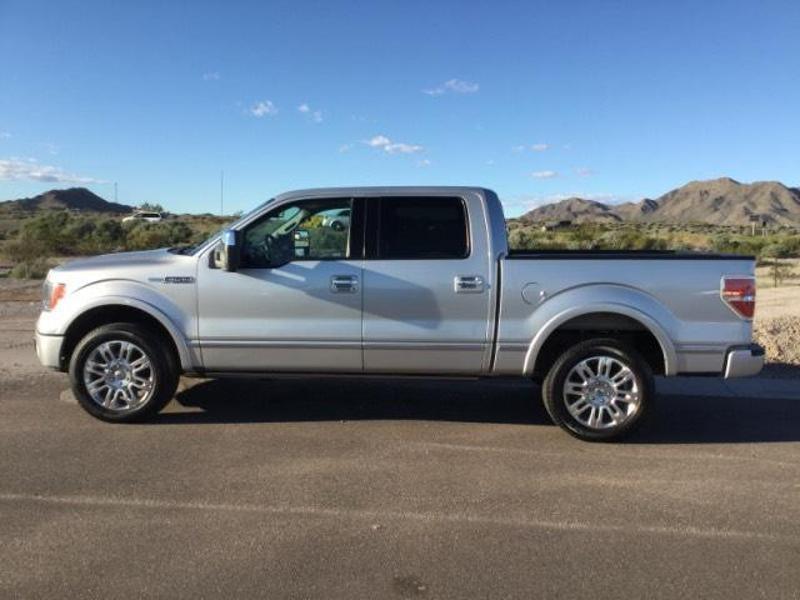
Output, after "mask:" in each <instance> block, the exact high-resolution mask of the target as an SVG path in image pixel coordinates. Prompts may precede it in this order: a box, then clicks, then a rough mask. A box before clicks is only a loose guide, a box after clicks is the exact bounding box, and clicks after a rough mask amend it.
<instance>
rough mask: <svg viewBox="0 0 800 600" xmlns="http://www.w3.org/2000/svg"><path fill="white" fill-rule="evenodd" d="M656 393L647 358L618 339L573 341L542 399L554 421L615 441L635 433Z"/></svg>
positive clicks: (583, 435) (579, 433)
mask: <svg viewBox="0 0 800 600" xmlns="http://www.w3.org/2000/svg"><path fill="white" fill-rule="evenodd" d="M653 395H654V383H653V374H652V371H651V370H650V367H649V366H648V364H647V362H645V360H644V359H643V358H642V357H641V356H640V355H639V354H638V353H637V352H636V351H635V350H634V349H633V348H630V347H628V346H627V345H625V344H623V343H621V342H619V341H617V340H614V339H594V340H588V341H586V342H582V343H580V344H577V345H575V346H573V347H572V348H570V349H569V350H567V351H566V352H564V354H562V355H561V356H560V357H559V358H558V359H557V360H556V362H555V363H554V364H553V367H552V368H551V369H550V372H549V373H548V374H547V377H546V378H545V380H544V383H543V384H542V399H543V401H544V405H545V408H546V409H547V412H548V414H549V415H550V418H551V419H552V420H553V422H554V423H555V424H556V425H559V426H560V427H562V428H563V429H565V430H566V431H567V432H568V433H570V434H571V435H573V436H575V437H577V438H579V439H582V440H587V441H612V440H618V439H621V438H622V437H624V436H625V435H627V434H629V433H630V432H631V431H633V430H634V429H635V428H636V427H637V426H638V425H639V424H640V423H641V420H642V418H643V417H644V416H645V414H646V413H647V410H648V408H649V405H650V403H651V400H652V397H653Z"/></svg>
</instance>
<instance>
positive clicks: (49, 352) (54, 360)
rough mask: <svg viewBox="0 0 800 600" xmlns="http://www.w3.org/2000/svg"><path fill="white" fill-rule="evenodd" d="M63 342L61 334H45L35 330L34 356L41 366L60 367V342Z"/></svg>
mask: <svg viewBox="0 0 800 600" xmlns="http://www.w3.org/2000/svg"><path fill="white" fill-rule="evenodd" d="M63 342H64V336H63V335H45V334H43V333H39V332H38V331H37V332H36V335H35V336H34V344H35V345H36V356H37V357H39V362H40V363H42V365H43V366H45V367H49V368H51V369H60V368H61V344H62V343H63Z"/></svg>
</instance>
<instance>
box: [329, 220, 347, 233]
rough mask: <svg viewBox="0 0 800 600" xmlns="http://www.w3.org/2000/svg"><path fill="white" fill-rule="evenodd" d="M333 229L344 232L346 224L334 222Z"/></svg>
mask: <svg viewBox="0 0 800 600" xmlns="http://www.w3.org/2000/svg"><path fill="white" fill-rule="evenodd" d="M331 229H333V230H334V231H344V224H343V223H341V222H339V221H334V222H333V223H331Z"/></svg>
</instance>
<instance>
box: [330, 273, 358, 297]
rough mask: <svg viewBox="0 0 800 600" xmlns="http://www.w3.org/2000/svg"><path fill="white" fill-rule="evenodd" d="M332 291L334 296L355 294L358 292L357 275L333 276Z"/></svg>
mask: <svg viewBox="0 0 800 600" xmlns="http://www.w3.org/2000/svg"><path fill="white" fill-rule="evenodd" d="M331 291H332V292H333V293H334V294H354V293H355V292H357V291H358V277H356V276H355V275H334V276H332V277H331Z"/></svg>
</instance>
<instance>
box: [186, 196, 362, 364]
mask: <svg viewBox="0 0 800 600" xmlns="http://www.w3.org/2000/svg"><path fill="white" fill-rule="evenodd" d="M351 204H352V201H351V200H350V199H349V198H346V199H339V198H336V199H330V198H326V199H314V200H303V201H299V202H291V203H288V204H283V205H280V206H277V207H275V208H273V209H271V210H269V211H268V212H266V213H265V214H264V215H263V216H262V217H260V218H259V219H257V220H255V221H253V222H251V223H250V224H248V225H247V226H245V228H244V230H243V231H242V236H241V240H242V265H241V268H240V269H239V270H237V271H236V272H226V271H223V270H221V269H216V268H213V267H211V266H209V263H208V261H205V260H203V261H201V264H200V267H199V270H198V294H199V306H198V309H199V310H198V312H199V326H198V336H199V343H200V348H201V351H202V355H203V363H204V365H205V368H206V369H207V370H209V371H258V372H262V371H263V372H269V371H319V372H360V371H361V370H362V367H363V364H362V355H361V303H362V290H363V287H362V272H361V271H362V268H361V267H362V261H361V259H360V258H358V257H353V256H352V254H351V251H350V247H351V243H350V219H349V216H348V217H347V218H343V216H342V215H343V211H349V210H350V209H351ZM346 214H347V215H349V214H350V213H349V212H348V213H346ZM352 246H353V247H354V248H356V247H357V248H360V247H361V245H360V244H355V243H354V244H352Z"/></svg>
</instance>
